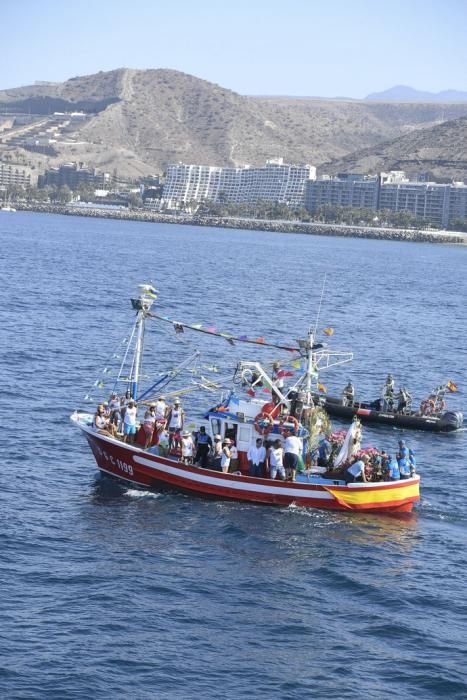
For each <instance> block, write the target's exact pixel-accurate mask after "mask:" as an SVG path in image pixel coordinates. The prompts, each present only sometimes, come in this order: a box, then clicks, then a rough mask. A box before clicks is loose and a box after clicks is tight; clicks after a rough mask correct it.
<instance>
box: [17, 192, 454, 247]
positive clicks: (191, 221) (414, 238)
mask: <svg viewBox="0 0 467 700" xmlns="http://www.w3.org/2000/svg"><path fill="white" fill-rule="evenodd" d="M15 207H16V209H17V211H31V212H36V213H39V214H62V215H65V216H86V217H94V218H101V219H120V220H127V221H143V222H147V223H159V224H160V223H166V224H181V225H189V226H210V227H216V228H227V229H229V228H230V229H244V230H254V231H269V232H277V233H301V234H308V235H314V236H337V237H345V238H372V239H377V240H378V239H379V240H389V241H407V242H416V243H444V244H446V243H450V244H453V243H454V244H458V245H467V233H463V232H460V231H459V232H456V231H432V230H425V229H396V228H376V227H372V226H350V225H347V224H325V223H317V222H312V223H308V222H307V223H305V222H299V221H279V220H273V219H243V218H234V217H219V216H200V215H196V214H195V215H188V214H160V213H158V212H153V211H146V210H134V209H101V208H99V207H76V206H70V205H60V204H33V205H32V204H30V203H22V202H18V203H16V204H15Z"/></svg>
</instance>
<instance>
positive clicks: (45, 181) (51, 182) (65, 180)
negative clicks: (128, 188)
mask: <svg viewBox="0 0 467 700" xmlns="http://www.w3.org/2000/svg"><path fill="white" fill-rule="evenodd" d="M110 179H111V178H110V175H109V173H100V172H99V171H98V170H96V169H95V168H87V167H85V166H84V165H83V163H64V164H63V165H60V166H59V167H58V168H50V169H49V170H46V171H45V173H44V174H43V175H39V177H38V181H37V186H38V187H47V186H51V187H64V186H65V185H66V186H67V187H69V188H70V189H71V190H74V189H76V188H78V187H79V186H80V185H82V184H88V185H91V186H92V187H95V188H96V189H106V188H108V187H109V185H110Z"/></svg>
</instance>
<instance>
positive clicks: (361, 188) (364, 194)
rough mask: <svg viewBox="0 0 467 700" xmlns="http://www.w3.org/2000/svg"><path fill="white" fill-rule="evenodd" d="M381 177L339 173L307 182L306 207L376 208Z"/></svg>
mask: <svg viewBox="0 0 467 700" xmlns="http://www.w3.org/2000/svg"><path fill="white" fill-rule="evenodd" d="M378 193H379V178H378V177H369V176H364V175H353V174H350V175H338V176H337V177H323V178H321V179H319V180H315V181H314V182H307V184H306V188H305V208H306V209H308V211H311V212H315V211H317V210H318V209H319V208H320V207H322V206H329V205H332V206H340V207H358V208H370V209H376V208H377V206H378Z"/></svg>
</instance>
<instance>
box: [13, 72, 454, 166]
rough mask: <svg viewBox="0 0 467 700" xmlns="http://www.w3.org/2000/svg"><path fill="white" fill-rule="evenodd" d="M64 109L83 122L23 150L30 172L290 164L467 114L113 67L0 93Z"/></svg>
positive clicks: (16, 107) (30, 104)
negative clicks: (243, 90)
mask: <svg viewBox="0 0 467 700" xmlns="http://www.w3.org/2000/svg"><path fill="white" fill-rule="evenodd" d="M73 110H84V111H86V112H87V113H88V114H90V115H91V116H90V119H88V121H87V122H86V123H85V124H77V125H75V127H74V129H75V131H74V132H73V133H70V131H69V130H68V132H67V135H66V136H67V137H66V138H63V139H60V138H59V139H57V143H56V144H55V145H54V148H55V151H56V155H55V156H47V157H46V156H42V155H41V154H40V153H39V154H37V153H36V154H33V155H30V156H28V157H30V158H31V159H35V163H36V166H37V168H38V169H41V168H43V167H46V166H50V165H56V164H57V163H60V162H63V161H70V160H75V161H77V160H80V161H84V162H87V163H88V164H89V165H92V166H95V167H100V168H102V169H105V170H110V171H112V170H118V172H119V174H121V175H127V176H133V177H136V176H138V175H142V174H148V173H152V172H161V171H163V170H164V169H165V167H166V165H167V163H171V162H177V161H183V162H187V163H201V164H208V165H243V164H252V165H253V164H262V163H264V161H265V160H266V159H268V158H274V157H278V156H282V157H283V158H284V160H285V161H286V162H291V163H305V162H306V163H311V164H314V165H320V164H322V163H325V162H329V161H339V162H341V159H343V158H344V157H345V156H348V155H349V154H350V153H353V152H359V151H362V150H363V149H369V151H371V150H374V149H375V147H377V146H378V145H379V144H381V143H383V142H386V141H388V140H394V139H396V138H398V137H401V136H407V137H409V136H415V135H416V134H418V133H421V131H420V130H424V129H428V130H429V131H430V132H431V127H433V126H434V125H437V124H438V125H442V122H445V121H447V120H452V119H456V118H457V117H461V116H463V115H467V104H454V103H453V104H450V105H442V104H409V103H404V104H394V103H387V104H385V103H379V102H364V101H351V100H350V101H338V100H320V99H300V98H278V97H249V96H244V95H239V94H237V93H235V92H232V91H231V90H227V89H225V88H223V87H220V86H219V85H215V84H213V83H210V82H208V81H206V80H202V79H200V78H196V77H194V76H192V75H188V74H185V73H180V72H178V71H174V70H169V69H154V70H133V69H125V68H121V69H118V70H114V71H109V72H100V73H96V74H94V75H89V76H83V77H76V78H72V79H70V80H67V81H66V82H64V83H46V84H43V83H41V84H37V85H32V86H27V87H23V88H15V89H12V90H5V91H0V113H2V112H3V113H5V112H8V113H11V112H14V111H18V112H21V111H22V112H23V113H24V112H28V111H29V113H31V112H34V113H38V114H42V115H50V114H51V113H53V111H73ZM434 147H436V145H435V144H434ZM2 149H4V147H2V145H1V144H0V159H1V158H2ZM342 162H343V161H342Z"/></svg>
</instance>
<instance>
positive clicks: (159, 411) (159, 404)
mask: <svg viewBox="0 0 467 700" xmlns="http://www.w3.org/2000/svg"><path fill="white" fill-rule="evenodd" d="M155 411H156V421H157V422H159V423H162V422H163V421H165V418H166V415H167V404H166V403H165V399H164V397H163V396H160V397H159V398H158V399H157V401H156V403H155Z"/></svg>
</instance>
